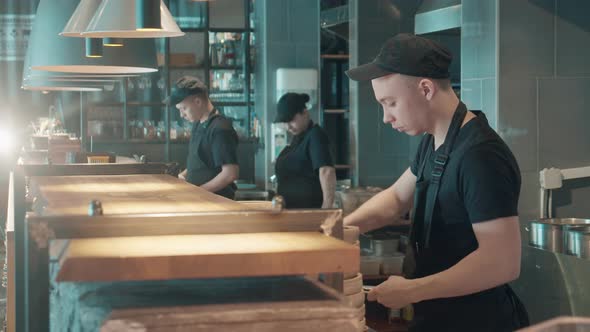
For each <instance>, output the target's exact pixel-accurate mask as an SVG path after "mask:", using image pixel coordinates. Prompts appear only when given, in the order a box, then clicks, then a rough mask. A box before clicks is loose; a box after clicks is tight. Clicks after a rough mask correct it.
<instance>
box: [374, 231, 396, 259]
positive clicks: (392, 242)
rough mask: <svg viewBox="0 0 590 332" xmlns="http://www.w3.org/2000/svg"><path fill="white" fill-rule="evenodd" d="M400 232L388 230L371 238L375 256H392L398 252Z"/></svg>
mask: <svg viewBox="0 0 590 332" xmlns="http://www.w3.org/2000/svg"><path fill="white" fill-rule="evenodd" d="M399 242H400V234H399V233H394V232H387V233H384V234H378V235H374V236H373V237H372V238H371V249H372V252H373V255H374V256H391V255H393V254H395V253H397V252H398V248H399Z"/></svg>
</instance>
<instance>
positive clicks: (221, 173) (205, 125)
mask: <svg viewBox="0 0 590 332" xmlns="http://www.w3.org/2000/svg"><path fill="white" fill-rule="evenodd" d="M170 105H174V106H176V108H177V109H178V110H179V112H180V116H181V117H182V118H183V119H185V120H187V121H189V122H192V124H193V126H192V131H191V140H190V142H189V151H188V157H187V160H186V169H185V170H184V171H182V172H181V173H180V174H179V175H178V177H179V178H181V179H184V180H186V181H187V182H189V183H192V184H194V185H197V186H200V187H201V188H203V189H205V190H207V191H210V192H212V193H216V194H218V195H221V196H225V197H227V198H230V199H233V198H234V194H235V191H236V189H237V188H236V185H235V184H234V181H235V180H237V179H238V175H239V166H238V158H237V154H236V149H237V146H238V135H237V134H236V131H235V130H234V128H233V127H232V124H231V122H230V121H229V120H228V119H226V118H225V117H224V116H223V115H222V114H220V113H219V111H217V109H216V108H215V107H214V106H213V104H212V103H211V100H209V93H208V91H207V87H206V86H205V85H204V84H203V82H201V81H200V80H199V79H198V78H196V77H190V76H184V77H181V78H180V79H179V80H178V81H176V83H175V85H174V87H173V88H172V93H171V95H170Z"/></svg>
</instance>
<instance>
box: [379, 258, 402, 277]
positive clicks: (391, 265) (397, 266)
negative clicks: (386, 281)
mask: <svg viewBox="0 0 590 332" xmlns="http://www.w3.org/2000/svg"><path fill="white" fill-rule="evenodd" d="M404 257H405V255H404V254H402V253H401V252H397V253H394V254H393V255H392V256H390V257H381V275H388V276H389V275H396V276H399V275H401V274H402V265H403V263H404Z"/></svg>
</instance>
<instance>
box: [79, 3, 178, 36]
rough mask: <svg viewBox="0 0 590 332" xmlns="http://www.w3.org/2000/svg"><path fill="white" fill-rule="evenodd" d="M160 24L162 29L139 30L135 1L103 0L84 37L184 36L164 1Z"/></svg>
mask: <svg viewBox="0 0 590 332" xmlns="http://www.w3.org/2000/svg"><path fill="white" fill-rule="evenodd" d="M160 22H161V26H162V28H161V29H145V30H144V29H140V30H138V29H137V28H136V23H137V22H136V17H135V1H131V0H103V1H102V3H101V4H100V6H99V7H98V9H97V10H96V14H95V15H94V17H93V18H92V20H91V21H90V23H89V24H88V27H87V28H86V31H85V32H83V33H82V35H83V36H84V37H92V38H95V37H118V38H162V37H179V36H183V35H184V32H182V31H180V28H179V27H178V24H176V22H175V21H174V17H172V14H170V11H169V10H168V7H166V5H165V4H164V1H162V0H160Z"/></svg>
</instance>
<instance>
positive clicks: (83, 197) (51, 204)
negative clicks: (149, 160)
mask: <svg viewBox="0 0 590 332" xmlns="http://www.w3.org/2000/svg"><path fill="white" fill-rule="evenodd" d="M31 190H32V192H33V195H34V196H36V197H37V200H36V201H35V203H34V207H33V208H34V211H35V212H36V213H37V214H39V215H42V216H74V215H88V204H89V203H90V201H92V200H99V201H101V202H102V208H103V212H104V214H105V215H107V214H138V213H166V212H175V213H179V212H205V211H236V210H249V209H250V208H248V207H247V206H245V205H242V204H240V203H237V202H235V201H232V200H230V199H227V198H225V197H222V196H218V195H215V194H212V193H210V192H208V191H206V190H204V189H201V188H199V187H197V186H194V185H192V184H190V183H187V182H185V181H182V180H180V179H178V178H175V177H173V176H170V175H163V174H142V175H88V176H40V177H32V178H31Z"/></svg>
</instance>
